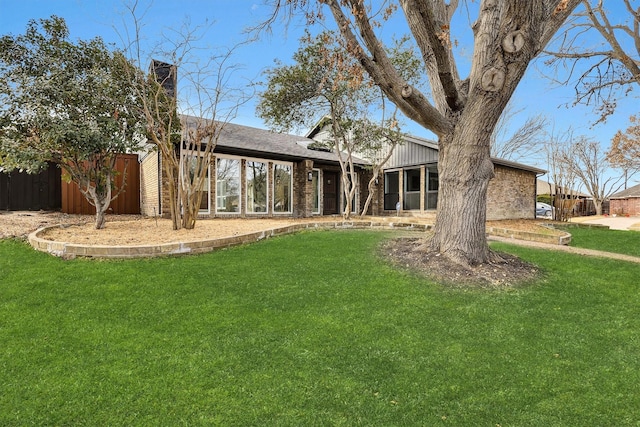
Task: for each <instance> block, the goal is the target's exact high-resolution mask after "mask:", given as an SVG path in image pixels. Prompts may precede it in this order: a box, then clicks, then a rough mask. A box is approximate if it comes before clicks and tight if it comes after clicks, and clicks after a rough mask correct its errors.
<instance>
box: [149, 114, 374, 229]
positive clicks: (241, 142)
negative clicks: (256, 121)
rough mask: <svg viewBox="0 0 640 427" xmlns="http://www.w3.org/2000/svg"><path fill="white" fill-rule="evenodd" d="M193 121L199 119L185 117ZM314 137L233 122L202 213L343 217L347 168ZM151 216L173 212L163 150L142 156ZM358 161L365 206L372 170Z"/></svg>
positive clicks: (357, 202) (219, 151)
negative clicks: (343, 182)
mask: <svg viewBox="0 0 640 427" xmlns="http://www.w3.org/2000/svg"><path fill="white" fill-rule="evenodd" d="M183 119H186V120H187V122H189V121H194V120H198V119H197V118H195V117H183ZM313 143H314V141H313V140H312V139H309V138H305V137H300V136H294V135H286V134H280V133H275V132H271V131H268V130H263V129H257V128H253V127H248V126H242V125H237V124H233V123H227V124H225V125H224V129H223V131H222V134H221V135H220V138H219V139H218V143H217V144H216V147H215V149H214V158H213V159H212V162H211V167H210V169H209V180H208V186H207V188H206V189H205V194H204V196H203V199H202V203H201V209H200V216H201V217H211V218H213V217H273V216H285V217H286V216H289V217H310V216H314V215H338V214H340V213H341V212H342V207H343V206H344V205H345V202H344V195H343V191H342V185H341V170H340V166H339V163H338V161H337V156H336V154H335V153H334V152H332V151H326V150H316V149H312V148H313V147H314V145H313ZM140 163H141V171H142V177H141V203H142V207H141V209H142V213H143V214H145V215H165V216H166V215H168V214H169V211H168V208H169V204H168V191H167V186H166V185H164V184H165V183H164V182H163V179H164V177H163V175H162V167H161V159H160V156H159V153H158V152H157V151H151V152H148V153H146V154H144V155H142V156H141V159H140ZM365 165H366V162H364V161H362V160H360V159H356V175H357V181H358V183H357V185H358V186H359V187H358V189H359V191H358V195H357V196H356V200H355V203H354V207H355V208H356V209H354V211H356V210H357V209H359V208H361V207H362V206H361V205H362V203H363V202H364V198H363V197H361V195H362V194H366V185H367V183H368V180H369V178H368V176H369V174H370V172H369V171H367V170H366V169H365Z"/></svg>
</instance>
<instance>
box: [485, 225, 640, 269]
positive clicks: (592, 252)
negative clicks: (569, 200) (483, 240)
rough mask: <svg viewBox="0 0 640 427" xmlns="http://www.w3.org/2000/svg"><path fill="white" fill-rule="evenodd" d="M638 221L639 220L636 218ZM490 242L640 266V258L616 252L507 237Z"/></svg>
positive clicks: (496, 238)
mask: <svg viewBox="0 0 640 427" xmlns="http://www.w3.org/2000/svg"><path fill="white" fill-rule="evenodd" d="M636 220H637V218H636ZM489 241H495V242H503V243H508V244H511V245H518V246H528V247H532V248H538V249H547V250H551V251H560V252H569V253H573V254H578V255H586V256H593V257H600V258H610V259H617V260H621V261H628V262H635V263H636V264H640V257H635V256H631V255H625V254H617V253H614V252H605V251H597V250H595V249H585V248H576V247H573V246H565V245H553V244H550V243H540V242H533V241H529V240H519V239H510V238H507V237H497V236H489Z"/></svg>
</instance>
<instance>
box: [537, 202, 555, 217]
mask: <svg viewBox="0 0 640 427" xmlns="http://www.w3.org/2000/svg"><path fill="white" fill-rule="evenodd" d="M552 213H553V207H551V205H548V204H546V203H542V202H536V218H540V217H542V218H551V214H552Z"/></svg>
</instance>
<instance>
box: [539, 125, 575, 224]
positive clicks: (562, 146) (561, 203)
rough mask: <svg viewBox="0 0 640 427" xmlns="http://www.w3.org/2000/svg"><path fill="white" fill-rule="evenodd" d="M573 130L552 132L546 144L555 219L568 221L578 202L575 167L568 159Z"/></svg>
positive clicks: (550, 191) (569, 157) (550, 192)
mask: <svg viewBox="0 0 640 427" xmlns="http://www.w3.org/2000/svg"><path fill="white" fill-rule="evenodd" d="M572 141H573V132H572V131H571V130H568V131H567V132H565V133H563V134H555V133H552V134H551V136H550V137H549V141H548V143H547V144H546V145H545V151H546V154H547V169H548V170H549V172H548V173H549V194H550V195H551V200H552V204H553V208H554V209H553V219H555V220H557V221H568V220H569V218H570V216H571V212H572V210H573V207H574V205H575V203H576V197H577V194H575V193H576V192H575V190H574V189H575V188H576V184H577V176H576V174H575V168H573V167H571V164H570V163H569V162H568V161H567V160H568V159H571V156H572V154H571V144H572Z"/></svg>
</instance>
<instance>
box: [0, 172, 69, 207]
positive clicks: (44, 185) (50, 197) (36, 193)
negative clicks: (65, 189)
mask: <svg viewBox="0 0 640 427" xmlns="http://www.w3.org/2000/svg"><path fill="white" fill-rule="evenodd" d="M60 183H61V179H60V169H59V168H58V167H57V166H56V165H55V164H53V163H49V165H48V167H47V169H45V170H43V171H42V172H40V173H37V174H28V173H26V172H19V171H17V170H15V171H13V172H9V173H0V210H10V211H38V210H59V209H60V207H61V204H60V192H61V185H60Z"/></svg>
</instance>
